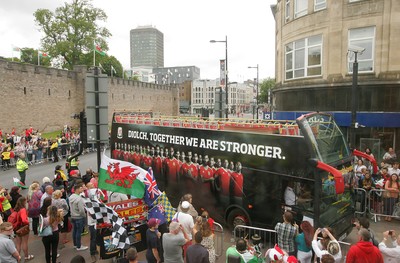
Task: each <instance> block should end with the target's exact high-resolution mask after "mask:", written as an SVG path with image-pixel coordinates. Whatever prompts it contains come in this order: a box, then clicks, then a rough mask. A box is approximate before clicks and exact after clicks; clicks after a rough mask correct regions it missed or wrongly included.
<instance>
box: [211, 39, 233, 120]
mask: <svg viewBox="0 0 400 263" xmlns="http://www.w3.org/2000/svg"><path fill="white" fill-rule="evenodd" d="M210 43H225V101H226V109H225V118H226V120H228V118H229V116H228V108H229V105H228V104H229V99H228V98H229V95H228V36H225V40H219V41H218V40H210Z"/></svg>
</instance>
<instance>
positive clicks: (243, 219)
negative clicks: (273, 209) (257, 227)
mask: <svg viewBox="0 0 400 263" xmlns="http://www.w3.org/2000/svg"><path fill="white" fill-rule="evenodd" d="M227 223H228V226H230V227H232V229H234V228H235V227H236V226H238V225H248V223H249V219H248V218H247V216H246V215H245V213H244V212H243V211H242V210H240V209H237V208H236V209H233V210H232V211H231V212H230V213H229V215H228V219H227Z"/></svg>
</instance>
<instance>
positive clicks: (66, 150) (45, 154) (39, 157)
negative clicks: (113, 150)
mask: <svg viewBox="0 0 400 263" xmlns="http://www.w3.org/2000/svg"><path fill="white" fill-rule="evenodd" d="M104 147H106V148H107V147H108V146H107V145H102V149H104ZM50 148H51V145H50V146H47V147H43V148H42V149H41V150H33V149H32V150H24V151H18V150H15V148H14V150H13V153H14V157H13V158H10V166H11V167H15V163H16V161H17V160H18V156H19V155H20V154H21V153H24V154H25V161H26V162H27V163H28V164H29V165H32V164H39V163H44V162H51V161H53V160H54V154H53V152H52V151H51V150H50ZM72 149H75V151H76V152H77V151H78V150H79V142H71V143H64V144H59V145H58V148H57V152H56V154H57V156H58V160H61V159H66V158H67V157H68V156H69V155H70V154H71V150H72ZM95 150H96V147H94V146H93V145H91V144H88V147H87V148H86V149H85V151H84V153H89V152H92V151H95ZM3 166H4V163H3V162H2V161H0V167H1V168H3Z"/></svg>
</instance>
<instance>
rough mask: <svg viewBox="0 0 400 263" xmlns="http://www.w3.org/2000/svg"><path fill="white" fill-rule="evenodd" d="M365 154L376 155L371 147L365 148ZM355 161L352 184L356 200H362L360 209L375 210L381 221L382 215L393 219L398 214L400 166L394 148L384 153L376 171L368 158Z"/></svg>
mask: <svg viewBox="0 0 400 263" xmlns="http://www.w3.org/2000/svg"><path fill="white" fill-rule="evenodd" d="M365 154H367V155H369V156H371V157H374V155H373V154H372V153H371V150H370V149H369V148H366V149H365ZM354 163H355V164H354V166H353V170H354V177H353V178H351V179H352V182H351V185H352V187H353V188H355V189H356V190H355V195H356V197H355V200H356V201H358V202H360V210H361V211H364V213H367V212H373V214H376V215H378V216H377V220H379V221H380V220H381V216H383V217H384V220H385V221H391V220H392V218H393V217H395V216H398V215H397V214H396V213H395V207H396V204H397V203H398V201H399V191H400V185H399V175H400V168H399V161H398V159H397V155H396V153H395V152H394V150H393V148H389V149H388V151H387V152H386V153H385V154H384V155H383V157H382V162H381V163H380V164H379V167H378V168H379V169H378V172H376V173H374V169H373V164H372V163H371V161H370V160H368V159H366V158H358V159H356V160H355V162H354ZM371 190H374V191H373V194H372V195H370V194H369V193H370V191H371ZM367 198H369V199H370V200H369V201H370V202H369V203H368V202H366V200H367ZM369 204H370V206H369Z"/></svg>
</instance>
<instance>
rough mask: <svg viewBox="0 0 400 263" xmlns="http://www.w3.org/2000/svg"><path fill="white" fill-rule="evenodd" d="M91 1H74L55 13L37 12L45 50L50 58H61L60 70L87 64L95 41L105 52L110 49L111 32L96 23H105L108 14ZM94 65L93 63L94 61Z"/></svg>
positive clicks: (40, 10) (35, 14)
mask: <svg viewBox="0 0 400 263" xmlns="http://www.w3.org/2000/svg"><path fill="white" fill-rule="evenodd" d="M91 1H92V0H72V3H71V4H69V3H65V4H64V6H61V7H58V8H56V10H55V12H54V13H53V12H51V11H50V10H48V9H38V10H36V12H35V13H34V16H35V22H36V23H37V25H38V26H39V28H40V31H42V32H43V33H44V37H43V38H42V39H41V42H42V48H43V50H46V51H47V52H48V53H49V54H50V56H51V57H53V58H59V61H61V65H60V66H61V67H63V68H67V69H72V68H73V66H74V65H79V64H83V65H85V64H86V65H90V64H87V54H89V53H91V52H92V51H93V48H94V42H96V45H98V46H100V47H101V49H102V50H103V51H107V50H108V46H107V42H106V41H105V39H106V38H108V37H110V36H111V33H110V32H109V30H108V29H107V28H105V27H101V26H99V25H98V24H97V22H98V21H102V22H106V20H107V15H106V13H105V12H104V11H103V10H102V9H99V8H94V7H93V6H92V4H91ZM92 63H93V61H92Z"/></svg>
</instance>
